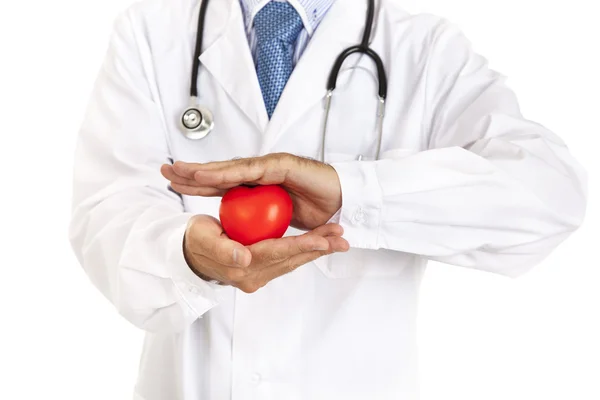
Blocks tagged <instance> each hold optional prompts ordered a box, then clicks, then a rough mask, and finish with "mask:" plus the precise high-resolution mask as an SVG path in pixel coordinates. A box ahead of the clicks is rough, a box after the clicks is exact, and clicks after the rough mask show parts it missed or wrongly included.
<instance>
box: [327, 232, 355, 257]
mask: <svg viewBox="0 0 600 400" xmlns="http://www.w3.org/2000/svg"><path fill="white" fill-rule="evenodd" d="M325 239H327V241H328V242H329V248H330V250H331V251H332V252H334V253H345V252H347V251H348V250H350V244H349V243H348V241H347V240H346V239H344V238H341V237H339V236H328V237H326V238H325Z"/></svg>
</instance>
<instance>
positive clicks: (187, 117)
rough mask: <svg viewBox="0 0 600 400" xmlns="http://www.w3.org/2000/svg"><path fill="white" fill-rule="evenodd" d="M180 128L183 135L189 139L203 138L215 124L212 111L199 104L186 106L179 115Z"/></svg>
mask: <svg viewBox="0 0 600 400" xmlns="http://www.w3.org/2000/svg"><path fill="white" fill-rule="evenodd" d="M180 122H181V130H182V132H183V134H184V136H185V137H186V138H188V139H191V140H199V139H203V138H205V137H206V136H207V135H208V134H209V133H210V132H211V131H212V130H213V127H214V125H215V122H214V118H213V115H212V112H210V110H209V109H208V108H205V107H201V106H191V107H189V108H187V109H186V110H185V111H184V112H183V115H182V116H181V121H180Z"/></svg>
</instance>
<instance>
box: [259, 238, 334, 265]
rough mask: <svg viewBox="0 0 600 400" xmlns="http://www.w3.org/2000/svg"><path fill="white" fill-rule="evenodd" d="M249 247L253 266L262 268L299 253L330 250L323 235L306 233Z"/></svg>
mask: <svg viewBox="0 0 600 400" xmlns="http://www.w3.org/2000/svg"><path fill="white" fill-rule="evenodd" d="M249 249H250V251H251V252H252V261H253V266H254V267H255V268H259V269H260V268H264V267H267V266H270V265H274V264H277V263H279V262H282V261H284V260H286V259H288V258H290V257H293V256H296V255H298V254H302V253H310V252H315V251H328V250H329V242H328V241H327V239H326V238H324V237H322V236H319V235H314V234H305V235H302V236H288V237H285V238H282V239H271V240H265V241H262V242H259V243H256V244H254V245H252V246H250V247H249Z"/></svg>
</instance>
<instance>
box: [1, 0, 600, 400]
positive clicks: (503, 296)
mask: <svg viewBox="0 0 600 400" xmlns="http://www.w3.org/2000/svg"><path fill="white" fill-rule="evenodd" d="M173 1H175V0H173ZM218 1H223V0H218ZM357 1H359V0H357ZM398 1H404V3H405V5H406V7H407V8H408V9H409V10H411V11H427V12H432V13H435V14H440V15H443V16H446V17H448V18H449V19H450V20H452V21H453V22H456V23H458V25H459V26H461V27H462V28H463V30H464V31H465V32H466V34H467V35H468V36H469V37H470V38H471V40H472V42H473V43H474V46H475V48H476V50H478V51H479V52H480V53H482V54H483V55H485V56H486V57H487V58H488V59H489V60H490V63H491V66H492V68H494V69H496V70H499V71H501V72H502V73H504V74H505V75H507V76H508V77H509V84H510V85H511V86H512V87H513V88H514V89H515V90H516V91H517V93H518V94H519V97H520V100H521V104H522V109H523V112H524V114H525V116H526V117H528V118H530V119H533V120H536V121H539V122H541V123H543V124H544V125H546V126H548V127H549V128H551V129H552V130H554V131H555V132H557V133H558V134H559V135H561V136H562V137H563V138H564V139H565V140H566V141H567V143H568V144H569V146H570V148H571V150H572V152H573V153H574V154H575V155H576V156H577V158H578V159H579V160H580V161H581V162H582V163H583V165H584V166H585V167H586V168H587V169H588V171H589V173H590V206H589V211H588V217H587V221H586V224H585V225H584V227H583V228H582V229H581V230H580V231H579V232H577V233H576V234H575V235H573V236H572V237H571V238H570V239H569V240H568V241H567V242H566V243H565V244H564V245H563V246H561V247H560V248H559V249H558V250H557V251H556V252H555V253H554V254H553V255H552V256H551V257H550V258H548V259H547V260H546V261H545V262H544V263H543V264H542V265H540V266H539V267H537V268H536V269H535V270H534V271H533V272H531V273H529V274H528V275H526V276H525V277H523V278H520V279H518V280H510V279H507V278H501V277H497V276H492V275H488V274H485V273H481V272H475V271H467V270H463V269H460V268H457V267H450V266H445V265H432V266H431V268H430V270H429V271H428V273H427V275H426V279H425V282H424V286H423V292H422V300H421V313H420V316H421V317H420V318H421V319H420V341H421V342H420V349H421V363H422V387H423V389H422V390H423V399H424V400H438V399H444V400H445V399H461V400H483V399H485V400H495V399H503V400H504V399H511V400H536V399H544V400H558V399H561V400H562V399H568V400H598V399H600V385H599V384H598V382H599V379H600V262H599V260H598V259H599V254H598V249H599V248H600V247H599V246H600V243H599V241H598V238H600V228H599V224H600V215H599V213H600V203H599V201H598V197H599V195H600V193H599V191H600V182H599V175H598V173H599V172H600V161H599V159H600V154H599V151H600V149H599V147H598V144H599V140H598V138H599V136H600V129H599V125H600V124H599V122H598V121H599V118H598V117H599V114H600V107H599V106H600V100H599V98H600V78H599V77H600V60H599V53H600V44H599V43H598V41H599V39H600V24H598V22H597V21H598V9H597V7H596V6H595V4H596V1H594V0H571V1H568V2H562V1H561V2H559V1H548V0H496V1H486V0H423V1H418V0H398ZM129 3H130V0H102V1H83V0H77V1H76V0H25V1H21V0H13V1H9V0H2V2H1V3H0V50H1V51H0V69H1V73H0V119H1V121H0V122H1V123H0V137H1V139H0V160H1V162H2V164H1V165H2V168H1V169H0V175H1V176H0V177H1V182H2V187H1V189H0V191H1V194H2V195H1V196H0V254H1V261H0V266H1V268H2V270H1V273H0V296H1V301H0V398H1V399H6V400H9V399H10V400H12V399H27V400H29V399H50V398H52V399H53V398H57V399H62V400H70V399H77V400H81V399H86V400H96V399H98V400H100V399H102V400H105V399H111V400H112V399H130V398H131V393H132V387H133V384H134V381H135V378H136V374H137V365H138V357H139V353H140V349H141V340H142V332H140V331H138V330H136V329H135V328H133V327H132V326H130V325H129V324H128V323H127V322H125V321H124V320H123V319H121V317H119V316H118V315H117V313H116V312H115V311H113V309H112V306H111V305H110V304H108V302H107V301H105V300H104V299H103V298H102V297H101V295H100V294H99V293H98V292H97V291H96V290H95V289H94V288H93V287H92V286H91V284H90V283H89V282H88V280H87V278H86V276H85V275H84V273H83V272H82V270H81V269H80V267H79V266H78V265H77V264H76V262H75V259H74V257H73V256H72V255H71V252H70V248H69V244H68V241H67V224H68V219H69V201H70V179H71V168H72V154H73V145H74V142H75V137H76V135H77V130H78V126H79V123H80V121H81V119H82V116H83V111H84V107H85V105H86V102H87V100H88V96H89V93H90V90H91V87H92V84H93V81H94V77H95V75H96V72H97V71H98V68H99V65H100V62H101V60H102V57H103V55H104V51H105V48H106V44H107V38H108V34H109V32H110V29H111V24H112V21H113V19H114V17H115V16H116V14H117V13H118V12H119V11H121V10H122V9H124V8H125V7H126V6H127V5H128V4H129ZM366 345H368V344H366ZM165 400H171V399H165ZM282 400H285V399H282ZM374 400H376V399H374Z"/></svg>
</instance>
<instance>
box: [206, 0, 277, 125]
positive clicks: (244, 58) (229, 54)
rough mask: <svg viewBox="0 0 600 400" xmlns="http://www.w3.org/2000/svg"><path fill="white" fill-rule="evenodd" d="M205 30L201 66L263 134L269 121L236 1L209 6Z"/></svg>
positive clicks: (221, 0) (217, 2)
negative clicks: (204, 45)
mask: <svg viewBox="0 0 600 400" xmlns="http://www.w3.org/2000/svg"><path fill="white" fill-rule="evenodd" d="M228 3H229V4H228ZM226 8H228V9H229V10H230V12H229V13H227V12H224V9H226ZM227 14H228V15H227ZM223 27H224V28H223ZM205 30H206V32H207V34H206V43H207V44H208V47H207V48H206V50H205V51H204V52H203V53H202V55H201V56H200V62H201V65H202V66H203V67H204V68H206V69H207V70H208V71H209V72H210V74H211V75H212V76H213V77H214V79H215V80H216V81H218V83H219V84H220V85H221V86H222V87H223V89H224V90H225V91H226V92H227V94H228V95H229V96H230V97H231V99H232V100H233V101H234V102H235V104H236V105H237V106H238V107H239V108H240V109H241V110H242V111H243V112H244V114H245V115H246V116H247V117H248V118H249V119H250V120H251V121H252V122H253V123H254V124H255V125H256V127H257V128H258V129H259V130H260V131H261V132H264V130H265V129H266V126H267V124H268V122H269V117H268V115H267V111H266V109H265V106H264V102H263V98H262V94H261V90H260V85H259V83H258V78H257V76H256V68H255V66H254V61H253V60H252V54H251V52H250V48H249V46H248V38H247V35H246V32H245V26H244V21H243V14H242V10H241V6H240V3H239V0H219V1H213V2H211V3H210V5H209V7H208V11H207V15H206V28H205ZM212 32H220V33H218V34H217V35H218V37H216V38H214V37H212V38H211V33H212ZM211 42H212V44H210V43H211ZM200 90H202V88H200ZM218 106H219V105H214V106H213V107H218Z"/></svg>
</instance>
